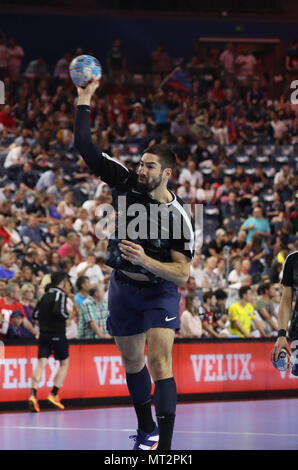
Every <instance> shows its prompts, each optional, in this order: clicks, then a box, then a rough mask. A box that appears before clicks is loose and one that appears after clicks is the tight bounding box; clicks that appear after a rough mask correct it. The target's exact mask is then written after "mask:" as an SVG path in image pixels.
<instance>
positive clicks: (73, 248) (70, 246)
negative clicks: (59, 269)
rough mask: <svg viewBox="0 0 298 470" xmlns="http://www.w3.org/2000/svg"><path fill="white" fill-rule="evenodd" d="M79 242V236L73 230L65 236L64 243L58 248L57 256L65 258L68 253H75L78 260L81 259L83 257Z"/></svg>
mask: <svg viewBox="0 0 298 470" xmlns="http://www.w3.org/2000/svg"><path fill="white" fill-rule="evenodd" d="M80 244H81V238H80V236H79V235H78V234H77V233H75V232H70V233H69V234H68V235H67V237H66V243H63V245H61V246H60V248H59V249H58V255H59V257H60V258H67V257H68V256H69V255H71V254H75V255H77V256H78V258H79V260H80V261H82V260H83V257H82V254H81V253H80V250H79V246H80Z"/></svg>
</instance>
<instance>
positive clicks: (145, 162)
mask: <svg viewBox="0 0 298 470" xmlns="http://www.w3.org/2000/svg"><path fill="white" fill-rule="evenodd" d="M162 175H163V170H162V167H161V165H160V163H159V161H158V157H157V156H156V155H151V154H148V153H146V154H144V155H143V158H142V159H141V161H140V163H139V166H138V168H137V170H136V189H137V191H140V192H141V193H143V194H147V193H150V192H151V191H154V189H156V188H157V187H158V186H159V185H160V184H161V183H162Z"/></svg>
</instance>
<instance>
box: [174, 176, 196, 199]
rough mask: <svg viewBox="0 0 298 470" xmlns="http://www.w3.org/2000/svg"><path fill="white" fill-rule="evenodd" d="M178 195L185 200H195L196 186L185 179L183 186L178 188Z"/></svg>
mask: <svg viewBox="0 0 298 470" xmlns="http://www.w3.org/2000/svg"><path fill="white" fill-rule="evenodd" d="M177 196H179V197H180V198H181V199H182V200H183V201H184V202H190V203H192V202H195V200H196V188H195V187H194V186H191V185H190V182H189V181H185V183H184V184H183V186H179V188H178V189H177Z"/></svg>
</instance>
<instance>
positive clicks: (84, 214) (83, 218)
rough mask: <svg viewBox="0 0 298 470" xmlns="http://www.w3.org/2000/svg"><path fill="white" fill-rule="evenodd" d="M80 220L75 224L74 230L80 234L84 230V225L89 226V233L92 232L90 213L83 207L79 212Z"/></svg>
mask: <svg viewBox="0 0 298 470" xmlns="http://www.w3.org/2000/svg"><path fill="white" fill-rule="evenodd" d="M78 216H79V217H78V218H77V219H76V221H75V222H74V224H73V228H74V230H75V231H76V232H79V231H80V230H81V228H82V225H83V224H87V225H88V228H89V231H90V232H91V230H92V223H91V222H90V220H89V213H88V211H87V209H84V208H83V207H82V208H81V209H80V211H79V214H78Z"/></svg>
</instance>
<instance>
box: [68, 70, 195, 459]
mask: <svg viewBox="0 0 298 470" xmlns="http://www.w3.org/2000/svg"><path fill="white" fill-rule="evenodd" d="M98 86H99V82H98V81H96V80H95V79H93V81H92V82H91V83H90V84H89V85H88V86H87V87H86V88H85V89H82V88H78V95H79V97H78V102H77V110H76V117H75V129H74V137H75V148H76V149H77V150H78V151H79V152H80V154H81V155H82V157H83V158H84V160H85V162H86V163H87V165H88V166H89V168H90V169H91V170H92V172H93V173H95V175H97V176H99V177H100V178H101V180H102V181H104V182H105V183H107V184H108V185H109V186H110V187H111V188H112V190H113V191H112V192H113V207H114V209H115V210H116V213H117V216H116V230H115V237H113V238H110V240H109V245H108V249H107V260H106V264H108V265H109V266H112V267H113V268H114V271H113V273H112V276H111V282H110V288H109V299H108V304H109V317H108V320H107V326H108V330H109V332H110V334H111V335H112V336H114V337H115V341H116V344H117V346H118V347H119V349H120V352H121V356H122V362H123V365H124V368H125V371H126V381H127V386H128V389H129V392H130V395H131V398H132V401H133V404H134V407H135V411H136V415H137V419H138V430H137V434H136V436H131V437H132V438H134V440H135V444H134V449H138V450H150V449H156V448H157V449H158V450H162V449H171V441H172V435H173V429H174V421H175V411H176V401H177V390H176V384H175V380H174V377H173V370H172V347H173V342H174V336H175V330H176V329H178V328H179V299H180V295H179V293H178V286H179V285H182V284H184V283H185V282H186V281H187V279H188V277H189V267H190V262H191V259H192V257H193V252H194V227H193V222H192V219H191V216H190V215H189V213H188V212H189V211H186V210H185V209H184V208H183V201H182V200H181V199H179V198H178V197H177V196H176V195H175V194H174V193H172V192H171V191H170V190H168V189H167V183H168V180H169V179H170V177H171V175H172V172H173V169H174V168H175V165H176V158H175V155H174V153H173V152H172V150H171V149H170V147H168V146H167V145H154V146H151V147H149V148H148V149H146V150H145V151H144V153H143V155H142V157H141V159H140V162H139V165H138V168H137V170H136V171H131V170H128V169H127V168H126V167H125V166H124V165H122V164H121V163H119V162H118V161H116V160H114V159H112V158H111V157H110V156H109V155H107V154H105V153H102V152H101V151H100V150H99V149H98V148H97V147H96V146H95V145H94V144H93V143H92V140H91V133H90V101H91V97H92V95H93V93H94V92H95V90H96V88H97V87H98ZM121 196H122V199H123V198H124V199H125V201H126V206H127V211H126V214H125V216H126V220H124V221H123V218H122V217H123V209H122V206H121V208H120V205H121V203H120V197H121ZM136 205H137V207H138V208H139V209H138V224H135V225H138V227H139V232H138V233H137V234H136V235H134V233H136V232H134V233H130V231H129V227H131V226H132V225H133V220H134V219H133V216H132V215H131V214H132V213H134V212H135V209H136ZM140 207H141V210H140ZM130 209H131V210H130ZM153 209H159V210H160V212H158V215H156V212H154V210H153ZM152 214H154V215H152ZM167 214H168V224H167V223H165V222H164V219H163V215H167ZM182 225H183V230H182V227H181V226H182ZM148 227H150V229H152V227H153V228H154V227H155V228H157V232H158V236H152V235H151V232H146V233H147V235H145V236H141V235H140V232H142V230H145V229H148ZM179 228H181V232H180V234H179V230H178V229H179ZM123 229H127V232H125V236H124V237H123V235H121V234H120V232H122V233H123ZM131 232H133V230H131ZM182 232H183V233H182ZM146 343H147V345H148V360H149V367H150V371H151V375H152V377H153V380H154V382H155V391H154V404H155V410H156V416H157V421H158V426H157V425H156V424H155V422H154V420H153V418H152V414H151V401H150V394H151V379H150V375H149V372H148V369H147V366H146V364H145V355H144V350H145V344H146Z"/></svg>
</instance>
